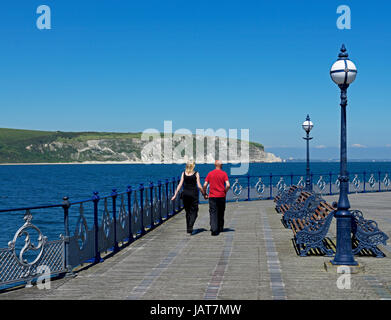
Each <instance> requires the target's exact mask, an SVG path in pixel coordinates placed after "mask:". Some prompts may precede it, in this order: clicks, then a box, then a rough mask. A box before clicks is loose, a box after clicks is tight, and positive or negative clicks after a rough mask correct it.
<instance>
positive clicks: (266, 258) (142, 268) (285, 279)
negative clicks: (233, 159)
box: [0, 192, 391, 300]
mask: <svg viewBox="0 0 391 320" xmlns="http://www.w3.org/2000/svg"><path fill="white" fill-rule="evenodd" d="M325 199H326V200H327V201H328V202H329V203H331V202H332V201H334V200H336V199H337V196H330V197H325ZM349 199H350V202H351V207H352V208H354V209H359V210H362V212H363V213H364V216H365V217H366V218H367V219H374V220H376V221H377V222H378V224H379V226H380V229H381V230H382V231H384V232H385V233H386V234H388V235H391V194H390V193H387V192H385V193H371V194H369V193H367V194H353V195H350V197H349ZM280 218H281V216H280V214H277V213H276V212H275V210H274V203H273V202H272V201H268V200H266V201H250V202H239V203H228V204H227V209H226V217H225V228H226V230H225V232H223V233H221V234H220V235H219V236H217V237H212V236H211V235H210V231H209V213H208V206H207V205H200V211H199V216H198V219H197V222H196V225H195V228H196V229H199V231H200V232H199V233H197V234H195V235H193V236H188V235H187V234H186V233H185V215H184V213H179V214H177V215H176V216H175V217H173V218H172V219H170V220H169V221H167V222H166V223H164V224H163V225H161V226H159V227H157V228H156V229H155V230H153V231H152V232H150V233H148V234H147V235H145V236H144V237H142V238H140V239H139V240H137V241H135V242H134V243H132V244H131V245H129V246H127V247H125V248H124V249H122V250H121V251H120V252H119V253H117V254H115V255H113V256H112V257H110V258H108V259H106V260H105V261H104V262H103V263H100V264H97V265H94V266H91V267H89V268H86V269H85V270H82V271H80V272H78V273H77V276H76V277H75V278H64V279H59V280H55V281H51V289H49V290H39V289H38V288H37V287H33V288H24V289H18V290H13V291H10V292H4V293H2V294H0V299H168V300H171V299H181V300H183V299H184V300H192V299H245V300H246V299H251V300H253V299H391V247H389V246H386V247H384V246H380V247H379V248H380V249H381V250H382V251H383V252H384V253H385V254H386V257H385V258H381V259H380V258H374V257H370V256H364V257H360V256H356V260H357V261H358V262H359V263H361V264H364V266H365V271H364V272H361V273H358V274H352V275H351V277H352V278H351V289H350V290H349V289H344V290H342V289H338V288H337V284H336V281H337V279H338V277H340V276H341V275H340V274H337V273H336V272H330V271H329V272H326V271H325V269H324V262H325V261H329V260H330V258H328V257H325V256H310V257H299V256H298V255H297V254H296V252H295V250H294V247H293V244H292V231H291V230H290V229H285V228H284V227H283V226H282V224H281V221H280ZM334 220H335V219H334ZM329 237H330V238H331V239H332V240H334V242H335V221H334V222H333V224H332V226H331V228H330V231H329Z"/></svg>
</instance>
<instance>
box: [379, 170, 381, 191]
mask: <svg viewBox="0 0 391 320" xmlns="http://www.w3.org/2000/svg"><path fill="white" fill-rule="evenodd" d="M380 177H381V172H380V171H379V192H380V191H381V180H380Z"/></svg>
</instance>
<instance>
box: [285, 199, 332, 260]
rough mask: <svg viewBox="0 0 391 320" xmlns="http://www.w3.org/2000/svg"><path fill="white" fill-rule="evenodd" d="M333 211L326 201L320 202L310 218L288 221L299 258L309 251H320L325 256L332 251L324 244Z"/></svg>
mask: <svg viewBox="0 0 391 320" xmlns="http://www.w3.org/2000/svg"><path fill="white" fill-rule="evenodd" d="M334 211H335V209H334V208H333V207H332V206H331V205H330V204H328V203H327V202H326V201H321V202H320V203H319V205H318V206H317V208H316V209H315V212H313V214H312V216H310V217H304V218H294V219H292V220H291V221H290V226H291V229H292V231H293V236H294V240H295V243H296V246H297V249H298V251H299V254H300V256H306V255H307V254H308V252H309V251H310V250H311V249H316V248H318V249H320V250H321V251H322V252H323V253H324V254H326V255H327V256H331V255H333V254H334V252H333V250H332V249H330V248H327V247H326V246H325V244H324V240H325V237H326V235H327V232H328V230H329V227H330V224H331V221H332V218H333V216H334Z"/></svg>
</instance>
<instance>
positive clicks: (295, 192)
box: [276, 186, 303, 212]
mask: <svg viewBox="0 0 391 320" xmlns="http://www.w3.org/2000/svg"><path fill="white" fill-rule="evenodd" d="M302 191H303V188H302V187H297V186H295V188H292V190H290V192H289V193H287V194H286V195H284V196H283V197H281V199H280V200H278V201H277V203H276V211H277V212H281V208H282V207H285V206H286V205H290V204H292V203H294V202H295V201H296V200H297V198H298V197H299V195H300V193H301V192H302Z"/></svg>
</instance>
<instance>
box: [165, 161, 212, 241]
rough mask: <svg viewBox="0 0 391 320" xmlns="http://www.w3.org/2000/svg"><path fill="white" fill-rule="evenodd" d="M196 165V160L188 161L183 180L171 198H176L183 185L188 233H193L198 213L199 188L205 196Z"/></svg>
mask: <svg viewBox="0 0 391 320" xmlns="http://www.w3.org/2000/svg"><path fill="white" fill-rule="evenodd" d="M194 167H195V162H194V160H189V161H187V163H186V169H185V172H182V177H181V181H180V182H179V185H178V187H177V189H176V191H175V194H174V196H173V197H172V198H171V200H175V198H176V197H177V196H178V193H179V191H180V190H181V188H182V185H183V205H184V207H185V211H186V226H187V233H189V234H190V235H191V234H192V233H193V226H194V223H195V221H196V219H197V215H198V195H199V193H198V190H199V191H201V193H202V194H203V195H204V197H205V193H204V190H203V188H202V186H201V182H200V175H199V173H198V172H197V171H194Z"/></svg>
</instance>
